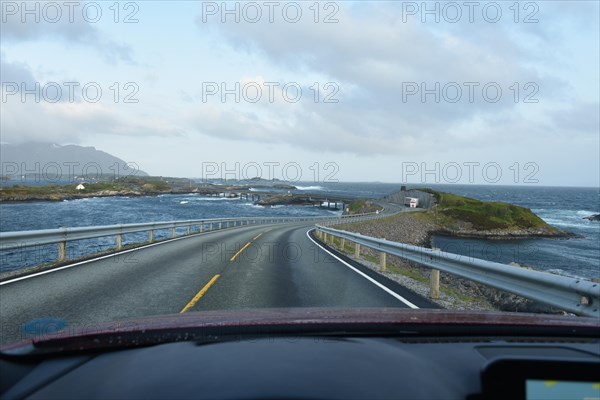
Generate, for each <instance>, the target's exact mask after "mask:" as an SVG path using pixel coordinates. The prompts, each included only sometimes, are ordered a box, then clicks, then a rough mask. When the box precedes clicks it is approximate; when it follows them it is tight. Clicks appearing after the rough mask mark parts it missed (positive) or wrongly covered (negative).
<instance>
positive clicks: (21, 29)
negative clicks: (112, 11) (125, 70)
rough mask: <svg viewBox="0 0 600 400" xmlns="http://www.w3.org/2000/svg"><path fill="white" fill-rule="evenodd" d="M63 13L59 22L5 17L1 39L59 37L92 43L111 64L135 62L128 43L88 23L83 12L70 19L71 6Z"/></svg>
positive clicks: (84, 43) (75, 42)
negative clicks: (113, 37) (114, 38)
mask: <svg viewBox="0 0 600 400" xmlns="http://www.w3.org/2000/svg"><path fill="white" fill-rule="evenodd" d="M3 3H6V2H3ZM39 3H40V2H32V3H31V4H39ZM17 4H24V3H17ZM56 4H61V3H56ZM19 7H20V6H19ZM62 12H63V15H62V17H61V18H60V19H58V21H57V22H50V21H47V20H45V19H44V18H40V19H39V21H38V22H36V20H35V19H34V18H33V17H31V16H28V17H27V18H26V19H25V21H24V22H23V19H22V18H21V16H20V14H16V15H7V16H3V17H4V18H5V20H4V21H2V41H3V42H7V43H20V42H27V41H36V40H41V39H47V38H49V39H58V40H61V41H63V42H65V43H71V44H76V45H80V46H92V47H94V48H96V49H97V50H98V51H99V52H100V53H101V54H102V56H103V57H104V58H105V60H106V61H107V62H109V63H117V62H119V61H122V62H127V63H135V61H134V51H133V49H132V48H131V47H130V46H129V45H128V44H126V43H120V42H117V41H114V40H112V39H109V38H107V35H106V33H103V32H101V31H100V30H99V29H98V28H97V27H96V26H94V25H93V24H92V23H90V22H86V21H85V20H84V19H83V18H82V14H81V12H79V13H77V12H75V13H74V14H73V15H74V17H73V19H72V21H71V20H70V18H69V15H68V9H66V10H63V11H62Z"/></svg>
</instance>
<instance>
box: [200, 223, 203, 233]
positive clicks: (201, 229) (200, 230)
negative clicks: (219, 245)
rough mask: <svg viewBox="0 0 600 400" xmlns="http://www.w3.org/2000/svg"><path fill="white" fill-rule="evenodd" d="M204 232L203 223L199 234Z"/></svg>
mask: <svg viewBox="0 0 600 400" xmlns="http://www.w3.org/2000/svg"><path fill="white" fill-rule="evenodd" d="M202 232H204V222H203V223H201V224H200V233H202Z"/></svg>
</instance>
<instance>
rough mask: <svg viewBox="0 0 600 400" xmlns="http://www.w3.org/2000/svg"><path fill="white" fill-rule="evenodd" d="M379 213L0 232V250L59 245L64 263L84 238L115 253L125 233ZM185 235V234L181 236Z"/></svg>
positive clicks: (196, 230) (327, 220) (150, 237)
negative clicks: (111, 243)
mask: <svg viewBox="0 0 600 400" xmlns="http://www.w3.org/2000/svg"><path fill="white" fill-rule="evenodd" d="M380 216H382V214H376V213H369V214H356V215H343V216H340V217H334V218H332V217H271V218H266V217H242V218H213V219H195V220H180V221H164V222H147V223H136V224H119V225H104V226H86V227H72V228H57V229H43V230H32V231H17V232H0V251H4V250H15V249H23V248H27V247H34V246H41V245H49V244H55V243H57V244H58V261H64V260H66V258H67V257H66V245H67V242H70V241H74V240H83V239H95V238H100V237H107V236H115V244H116V250H117V251H118V250H121V249H122V243H123V235H124V234H127V233H138V232H148V242H151V243H152V242H154V232H155V231H157V230H164V229H170V230H171V237H172V238H174V237H176V229H177V228H186V227H187V235H191V234H197V233H203V232H209V231H218V230H221V229H225V228H230V227H236V226H243V225H258V224H276V223H290V222H305V221H315V222H317V221H320V222H321V223H324V224H328V223H334V222H335V223H340V222H358V221H362V220H365V219H371V218H378V217H380ZM180 236H181V235H180ZM183 236H185V235H183Z"/></svg>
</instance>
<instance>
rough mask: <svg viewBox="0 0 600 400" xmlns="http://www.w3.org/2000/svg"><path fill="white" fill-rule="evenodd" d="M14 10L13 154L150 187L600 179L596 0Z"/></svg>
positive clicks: (10, 50) (4, 113) (10, 10)
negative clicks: (112, 160) (70, 157)
mask: <svg viewBox="0 0 600 400" xmlns="http://www.w3.org/2000/svg"><path fill="white" fill-rule="evenodd" d="M0 3H1V10H2V24H1V28H2V32H1V33H2V35H1V50H0V57H1V78H2V93H1V94H2V103H1V106H2V110H1V141H2V143H21V142H27V141H45V142H54V143H59V144H68V143H73V144H80V145H86V146H95V147H96V148H98V149H101V150H104V151H107V152H109V153H111V154H114V155H116V156H118V157H120V158H122V159H124V160H126V161H129V162H134V163H136V164H137V165H139V166H140V167H141V168H142V169H143V170H145V171H146V172H148V173H150V174H152V175H168V176H186V177H206V176H207V175H208V174H211V175H212V176H214V175H218V174H226V175H227V176H226V177H228V178H232V177H239V178H244V177H248V178H250V177H252V176H255V175H256V174H257V171H259V170H260V171H259V172H262V175H263V177H275V178H279V179H286V178H288V179H291V180H297V179H299V178H300V179H301V180H303V181H316V182H319V181H323V180H335V179H338V180H341V181H382V182H413V183H416V182H424V183H436V182H439V183H453V182H456V183H490V184H536V185H566V186H598V185H599V180H600V177H599V170H600V165H599V158H600V157H599V153H600V133H599V87H600V81H599V72H598V71H599V69H600V66H599V53H600V45H599V39H598V38H599V36H600V34H599V13H600V11H599V8H598V4H599V3H598V2H596V1H582V2H574V1H570V2H565V3H561V2H557V1H537V2H519V3H515V2H513V1H509V2H472V3H465V2H456V3H454V2H428V3H422V2H385V1H371V2H362V3H352V2H313V1H309V2H277V1H274V2H228V3H223V2H221V1H219V2H194V1H185V2H161V1H151V2H150V1H148V2H143V1H141V2H120V3H115V2H113V1H110V2H101V1H99V2H77V1H75V2H71V3H65V2H62V1H59V2H34V1H32V2H27V3H23V2H21V1H18V2H13V1H4V0H3V1H1V2H0ZM465 4H469V5H465ZM298 173H300V174H301V175H300V176H299V175H298ZM246 175H249V176H246ZM269 175H272V176H269Z"/></svg>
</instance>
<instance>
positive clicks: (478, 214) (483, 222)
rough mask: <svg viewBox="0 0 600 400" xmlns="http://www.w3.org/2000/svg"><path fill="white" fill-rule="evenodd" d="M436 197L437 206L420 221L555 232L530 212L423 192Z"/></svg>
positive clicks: (456, 196)
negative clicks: (424, 219) (541, 229)
mask: <svg viewBox="0 0 600 400" xmlns="http://www.w3.org/2000/svg"><path fill="white" fill-rule="evenodd" d="M422 190H423V191H427V192H429V193H432V194H433V195H434V196H435V197H436V201H437V203H438V206H437V207H436V208H435V209H433V210H430V211H429V212H428V213H427V214H425V215H423V214H422V215H420V216H419V217H420V218H427V219H429V220H431V219H433V220H435V222H436V223H437V224H439V225H441V226H444V227H449V226H454V225H456V224H457V223H461V222H462V223H464V222H467V223H470V224H471V226H472V228H473V229H476V230H493V229H512V228H517V229H519V228H544V229H551V230H552V229H554V230H556V229H555V228H553V227H551V226H550V225H548V224H547V223H546V222H544V220H542V219H541V218H540V217H538V216H537V215H535V213H533V212H532V211H531V210H530V209H528V208H525V207H520V206H515V205H513V204H508V203H503V202H497V201H494V202H490V201H480V200H476V199H471V198H469V197H463V196H458V195H455V194H451V193H444V192H437V191H433V190H430V189H422Z"/></svg>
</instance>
